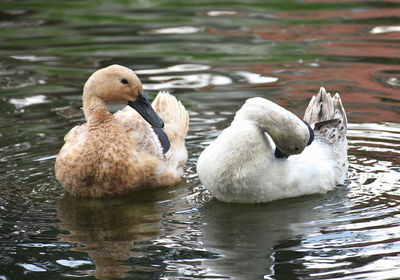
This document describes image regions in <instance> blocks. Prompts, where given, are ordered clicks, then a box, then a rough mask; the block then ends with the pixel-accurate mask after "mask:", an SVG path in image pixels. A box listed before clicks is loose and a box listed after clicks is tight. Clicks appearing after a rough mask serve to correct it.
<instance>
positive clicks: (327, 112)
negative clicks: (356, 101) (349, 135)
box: [304, 87, 347, 128]
mask: <svg viewBox="0 0 400 280" xmlns="http://www.w3.org/2000/svg"><path fill="white" fill-rule="evenodd" d="M331 119H340V120H342V121H343V124H344V125H345V128H347V117H346V112H345V111H344V108H343V105H342V101H341V99H340V95H339V93H336V94H335V95H334V96H333V97H331V94H330V93H329V92H326V90H325V88H323V87H321V89H320V90H319V92H318V94H317V95H315V96H313V97H312V98H311V100H310V103H309V104H308V106H307V109H306V112H305V113H304V120H305V121H306V122H308V123H310V124H315V123H318V122H323V121H328V120H331Z"/></svg>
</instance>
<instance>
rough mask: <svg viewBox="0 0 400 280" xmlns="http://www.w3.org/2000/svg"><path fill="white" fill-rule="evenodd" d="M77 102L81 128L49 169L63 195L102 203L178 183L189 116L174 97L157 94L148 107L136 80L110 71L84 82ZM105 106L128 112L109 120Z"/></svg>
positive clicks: (116, 67) (71, 135)
mask: <svg viewBox="0 0 400 280" xmlns="http://www.w3.org/2000/svg"><path fill="white" fill-rule="evenodd" d="M82 99H83V112H84V115H85V118H86V121H87V122H86V123H84V124H82V125H78V126H75V127H74V128H72V129H71V130H70V131H69V132H68V133H67V135H66V136H65V138H64V141H65V144H64V146H63V147H62V148H61V150H60V152H59V154H58V156H57V158H56V164H55V173H56V177H57V179H58V181H59V182H60V183H61V185H62V186H63V187H64V188H65V189H66V190H67V191H68V192H70V193H71V194H73V195H76V196H91V197H104V196H114V195H119V194H123V193H127V192H129V191H133V190H137V189H142V188H152V187H159V186H167V185H172V184H175V183H177V182H179V181H180V176H181V175H182V173H183V166H184V164H185V163H186V161H187V151H186V147H185V137H186V134H187V131H188V125H189V115H188V113H187V112H186V110H185V107H184V106H183V105H182V104H181V102H179V101H177V100H176V98H175V97H174V96H172V95H171V94H169V93H167V92H159V93H158V95H157V97H156V98H155V100H154V101H153V103H152V104H150V101H149V100H148V98H147V96H146V95H145V94H144V93H143V88H142V84H141V82H140V80H139V78H138V77H137V76H136V74H135V73H134V72H133V71H132V70H130V69H128V68H126V67H123V66H120V65H111V66H109V67H106V68H103V69H100V70H98V71H96V72H95V73H94V74H93V75H92V76H91V77H90V78H89V79H88V81H87V82H86V84H85V86H84V88H83V97H82ZM108 103H122V104H127V105H128V106H126V107H125V108H124V109H123V110H121V111H118V112H116V113H115V114H111V113H110V112H108V109H107V104H108Z"/></svg>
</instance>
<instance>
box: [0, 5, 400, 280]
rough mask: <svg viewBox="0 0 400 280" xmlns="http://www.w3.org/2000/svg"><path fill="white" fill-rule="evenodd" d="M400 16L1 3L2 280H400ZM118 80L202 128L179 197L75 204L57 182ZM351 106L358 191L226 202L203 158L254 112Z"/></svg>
mask: <svg viewBox="0 0 400 280" xmlns="http://www.w3.org/2000/svg"><path fill="white" fill-rule="evenodd" d="M399 23H400V2H399V1H389V0H388V1H227V2H225V1H209V2H207V1H197V2H190V1H182V2H179V1H123V0H120V1H110V2H108V1H101V0H98V1H94V0H93V1H89V0H88V1H1V2H0V279H46V278H47V279H64V278H77V277H79V278H80V279H94V278H95V277H97V278H99V279H110V278H127V279H128V278H129V279H159V278H162V279H195V278H205V279H216V278H217V279H219V278H231V279H263V278H264V279H374V280H375V279H399V278H400V226H399V225H400V190H399V188H400V183H399V181H400V168H399V164H400V160H399V158H400V151H399V150H400V25H399ZM113 63H118V64H122V65H125V66H127V67H130V68H132V69H134V70H136V72H137V74H138V75H139V77H140V79H141V80H142V82H143V84H144V88H145V90H146V92H147V93H148V94H149V95H150V96H151V97H154V96H155V94H156V93H157V91H158V90H160V89H169V90H170V91H171V92H172V93H173V94H175V95H176V96H177V98H178V99H180V100H181V101H182V102H183V103H184V104H185V106H186V108H187V109H188V111H189V113H190V118H191V119H190V131H189V134H188V137H187V147H188V150H189V162H188V164H187V166H186V173H185V180H184V182H182V183H181V184H179V185H177V186H171V187H168V188H164V189H158V190H154V191H147V192H146V191H144V192H139V193H132V194H130V195H127V196H124V197H119V198H112V199H102V200H94V199H77V198H73V197H71V196H69V195H66V194H65V191H64V190H63V189H62V188H61V187H60V185H59V184H58V183H57V182H56V180H55V177H54V168H53V165H54V160H55V156H56V154H57V152H58V150H59V149H60V148H61V146H62V144H63V137H64V135H65V133H66V132H67V131H69V130H70V129H71V128H72V127H73V126H74V125H76V124H80V123H82V122H83V121H84V118H83V114H82V112H81V110H80V108H81V106H82V104H81V92H82V86H83V84H84V82H85V81H86V79H87V78H88V77H89V75H90V74H91V73H92V72H94V71H95V70H97V69H98V68H102V67H105V66H108V65H110V64H113ZM320 86H325V87H326V88H327V90H328V91H330V92H336V91H338V92H340V94H341V96H342V100H343V102H344V106H345V109H346V111H347V112H348V119H349V121H350V123H351V124H350V125H349V135H348V139H349V162H350V170H349V173H348V176H349V181H348V185H347V186H340V187H338V188H337V189H335V190H334V191H332V192H330V193H328V194H326V195H314V196H307V197H300V198H295V199H289V200H282V201H277V202H273V203H268V204H259V205H229V204H224V203H220V202H218V201H215V200H213V199H211V198H210V196H209V195H208V193H207V192H206V191H205V189H204V187H203V186H202V185H201V183H200V182H199V180H198V177H197V176H196V170H195V164H196V160H197V157H198V156H199V154H200V153H201V151H202V149H203V148H204V147H205V146H206V145H207V144H208V143H209V142H210V141H212V140H213V139H214V138H215V137H216V136H217V135H218V133H219V132H220V131H221V130H222V129H223V128H224V127H226V126H227V125H228V124H229V122H230V121H231V120H232V118H233V115H234V113H235V112H236V110H237V109H238V108H239V107H240V106H241V104H242V103H243V102H244V101H245V100H246V99H247V98H249V97H254V96H263V97H265V98H269V99H270V100H273V101H275V102H277V103H279V104H280V105H282V106H285V107H286V108H288V109H290V110H291V111H293V112H295V113H296V114H298V115H299V116H301V115H302V114H303V112H304V110H305V107H306V105H307V103H308V100H309V98H310V97H311V96H312V95H313V94H315V93H316V92H317V91H318V89H319V87H320Z"/></svg>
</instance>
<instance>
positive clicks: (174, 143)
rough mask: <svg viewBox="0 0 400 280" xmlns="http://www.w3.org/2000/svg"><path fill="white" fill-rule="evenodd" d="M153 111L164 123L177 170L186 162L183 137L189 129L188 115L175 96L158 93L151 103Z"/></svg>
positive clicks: (163, 92)
mask: <svg viewBox="0 0 400 280" xmlns="http://www.w3.org/2000/svg"><path fill="white" fill-rule="evenodd" d="M152 107H153V109H154V110H155V111H156V112H157V113H158V114H159V115H160V117H161V119H162V120H163V121H164V131H165V133H166V134H167V135H168V138H169V141H170V142H171V150H172V154H173V159H172V160H171V161H172V162H174V165H176V166H177V167H178V168H179V167H182V166H183V165H184V164H185V162H186V161H187V151H186V146H185V137H186V135H187V132H188V129H189V114H188V112H187V111H186V109H185V107H184V106H183V104H182V103H181V102H180V101H178V100H177V99H176V98H175V96H173V95H171V94H169V93H168V92H166V91H160V92H159V93H158V94H157V97H156V98H155V99H154V101H153V103H152Z"/></svg>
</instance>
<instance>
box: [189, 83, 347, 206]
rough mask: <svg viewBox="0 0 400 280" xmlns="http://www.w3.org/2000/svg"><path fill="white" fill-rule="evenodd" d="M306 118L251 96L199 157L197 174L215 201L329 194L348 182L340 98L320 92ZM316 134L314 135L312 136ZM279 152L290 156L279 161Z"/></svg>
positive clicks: (253, 201)
mask: <svg viewBox="0 0 400 280" xmlns="http://www.w3.org/2000/svg"><path fill="white" fill-rule="evenodd" d="M304 120H305V121H307V122H310V124H311V127H312V128H313V132H314V135H315V139H314V141H313V142H312V143H311V144H310V145H309V146H307V142H308V141H309V140H310V137H311V135H310V131H309V129H308V127H307V125H306V124H304V122H303V121H302V120H300V119H299V118H298V117H296V116H295V115H294V114H292V113H291V112H289V111H287V110H286V109H284V108H282V107H280V106H279V105H277V104H275V103H273V102H271V101H269V100H267V99H264V98H259V97H257V98H251V99H248V100H247V101H246V103H245V104H244V105H243V106H242V108H241V109H240V110H239V111H238V112H237V113H236V116H235V118H234V120H233V122H232V123H231V125H230V126H229V127H228V128H226V129H225V130H223V131H222V132H221V134H220V135H219V136H218V137H217V139H215V141H214V142H212V143H211V144H210V145H209V146H208V147H207V148H206V149H205V150H204V151H203V152H202V154H201V155H200V157H199V159H198V163H197V172H198V175H199V178H200V180H201V182H202V183H203V184H204V186H205V187H206V188H207V190H208V191H209V192H210V193H211V194H212V195H213V196H214V197H215V198H217V199H219V200H222V201H225V202H238V203H256V202H268V201H272V200H277V199H282V198H288V197H295V196H301V195H307V194H313V193H325V192H327V191H330V190H332V189H333V188H334V187H335V185H337V184H343V183H344V181H345V179H346V172H347V168H348V163H347V140H346V130H347V118H346V115H345V112H344V109H343V106H342V103H341V100H340V96H339V94H336V95H335V96H334V97H331V95H330V94H329V93H327V92H326V91H325V89H324V88H321V89H320V91H319V93H318V94H317V95H316V96H314V97H313V98H312V99H311V101H310V104H309V105H308V107H307V110H306V113H305V116H304ZM311 134H312V133H311ZM277 148H278V149H279V151H281V152H282V153H283V154H285V155H288V156H289V157H283V158H278V157H277V156H276V155H275V150H276V149H277Z"/></svg>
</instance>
